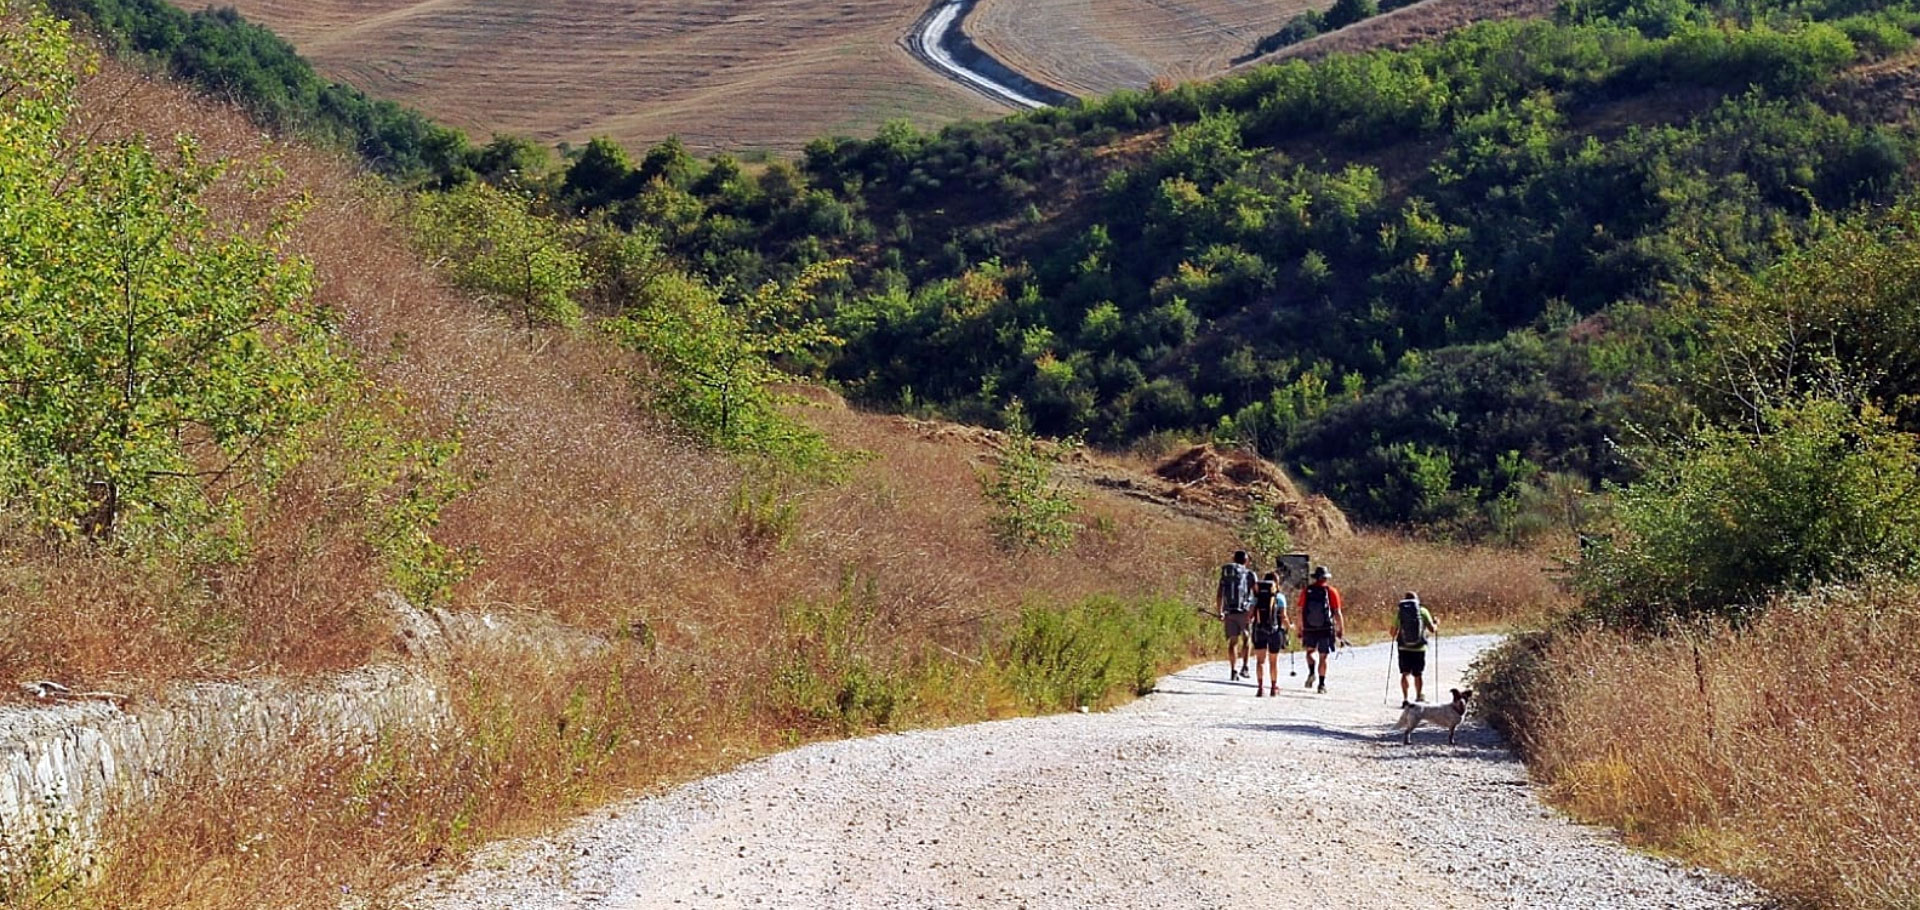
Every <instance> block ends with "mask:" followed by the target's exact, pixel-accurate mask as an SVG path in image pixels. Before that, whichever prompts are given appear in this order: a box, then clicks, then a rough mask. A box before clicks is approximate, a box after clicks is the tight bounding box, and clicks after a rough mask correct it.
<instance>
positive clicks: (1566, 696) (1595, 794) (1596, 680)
mask: <svg viewBox="0 0 1920 910" xmlns="http://www.w3.org/2000/svg"><path fill="white" fill-rule="evenodd" d="M1915 628H1920V591H1915V590H1912V589H1904V590H1882V591H1871V592H1855V591H1836V592H1831V593H1827V594H1824V595H1821V596H1817V597H1813V598H1810V599H1806V600H1801V601H1790V602H1782V603H1778V604H1776V605H1775V606H1774V607H1773V608H1772V609H1771V611H1770V612H1768V613H1767V614H1765V616H1764V618H1762V619H1761V620H1760V621H1759V622H1758V623H1756V624H1754V625H1753V626H1752V627H1751V628H1747V629H1741V630H1735V629H1730V628H1728V627H1726V626H1724V625H1712V626H1705V627H1702V628H1699V629H1695V630H1693V631H1691V632H1689V633H1685V634H1676V635H1672V636H1669V637H1666V638H1647V637H1643V636H1639V635H1629V634H1624V633H1619V632H1613V631H1604V630H1598V629H1588V630H1560V631H1556V632H1553V633H1551V634H1544V635H1541V636H1539V637H1537V638H1534V639H1531V640H1530V641H1529V642H1528V643H1526V644H1525V645H1523V646H1516V647H1511V648H1509V649H1508V650H1507V652H1506V653H1505V655H1504V658H1503V659H1502V660H1501V661H1500V662H1499V663H1498V664H1496V666H1495V670H1494V671H1493V672H1492V673H1491V675H1490V676H1489V677H1488V678H1486V679H1483V681H1482V682H1483V687H1482V688H1483V691H1485V694H1487V695H1488V696H1489V702H1490V704H1493V705H1495V706H1497V707H1499V708H1500V709H1501V711H1502V716H1503V717H1504V719H1505V721H1506V722H1507V723H1508V724H1510V725H1511V726H1512V727H1513V728H1514V735H1515V736H1516V738H1517V739H1518V741H1519V742H1520V743H1521V744H1522V745H1523V746H1524V747H1525V752H1526V755H1527V758H1528V762H1529V764H1530V766H1531V767H1532V769H1533V771H1534V773H1535V776H1536V777H1538V778H1539V779H1540V780H1541V781H1543V782H1544V783H1545V784H1546V785H1547V787H1548V790H1549V793H1550V795H1551V797H1552V799H1553V801H1554V802H1556V803H1557V804H1559V805H1561V806H1563V807H1564V808H1566V809H1567V811H1569V812H1571V813H1573V814H1574V815H1575V816H1577V817H1580V818H1583V819H1588V820H1591V821H1596V822H1601V823H1604V824H1609V825H1614V826H1616V827H1618V828H1620V829H1621V830H1622V831H1624V832H1626V834H1627V835H1628V837H1629V838H1630V839H1631V840H1632V841H1633V842H1635V843H1638V844H1642V845H1647V846H1653V847H1658V848H1661V849H1664V850H1670V851H1673V852H1675V853H1677V854H1679V855H1681V856H1683V857H1685V858H1688V859H1691V860H1695V861H1699V862H1704V863H1707V864H1709V865H1712V866H1715V867H1717V868H1720V869H1724V870H1726V871H1729V872H1733V873H1737V874H1740V875H1745V876H1749V877H1751V878H1752V879H1753V880H1754V881H1756V882H1758V883H1759V884H1761V885H1762V886H1764V887H1766V888H1767V889H1768V890H1770V891H1772V892H1773V893H1775V894H1777V895H1779V896H1781V897H1783V898H1785V899H1786V900H1788V901H1789V902H1790V903H1791V904H1793V905H1796V906H1803V907H1847V908H1863V910H1864V908H1875V910H1878V908H1886V910H1893V908H1910V907H1913V906H1915V905H1916V904H1917V903H1920V714H1916V713H1915V712H1914V710H1913V705H1914V704H1915V703H1916V701H1920V651H1916V650H1915V649H1914V648H1913V630H1914V629H1915ZM1488 683H1491V684H1492V686H1493V688H1492V689H1487V685H1486V684H1488Z"/></svg>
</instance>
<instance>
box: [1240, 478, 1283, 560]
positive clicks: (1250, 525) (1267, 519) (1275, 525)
mask: <svg viewBox="0 0 1920 910" xmlns="http://www.w3.org/2000/svg"><path fill="white" fill-rule="evenodd" d="M1279 505H1280V496H1279V493H1278V491H1276V490H1274V489H1273V487H1271V486H1269V485H1267V484H1260V485H1259V486H1256V487H1254V488H1253V495H1252V501H1251V502H1249V503H1248V504H1247V515H1246V517H1245V518H1243V519H1241V521H1240V542H1241V543H1243V544H1245V545H1246V548H1247V550H1248V552H1250V553H1252V554H1254V555H1255V556H1265V557H1268V558H1269V559H1273V558H1278V557H1279V556H1280V555H1281V554H1283V553H1286V552H1288V551H1290V550H1292V549H1293V535H1291V534H1289V533H1287V524H1286V522H1284V521H1281V520H1280V514H1279V511H1278V507H1279ZM1256 561H1258V560H1256Z"/></svg>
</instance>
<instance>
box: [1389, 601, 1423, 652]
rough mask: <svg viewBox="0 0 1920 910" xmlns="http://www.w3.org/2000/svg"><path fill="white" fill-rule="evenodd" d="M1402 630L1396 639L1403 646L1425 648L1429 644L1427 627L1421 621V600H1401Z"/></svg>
mask: <svg viewBox="0 0 1920 910" xmlns="http://www.w3.org/2000/svg"><path fill="white" fill-rule="evenodd" d="M1399 625H1400V632H1399V634H1397V635H1395V636H1394V640H1395V641H1398V642H1399V643H1400V647H1402V648H1424V647H1426V646H1427V628H1426V626H1425V625H1424V624H1422V623H1421V622H1420V602H1419V601H1417V600H1403V601H1401V602H1400V617H1399Z"/></svg>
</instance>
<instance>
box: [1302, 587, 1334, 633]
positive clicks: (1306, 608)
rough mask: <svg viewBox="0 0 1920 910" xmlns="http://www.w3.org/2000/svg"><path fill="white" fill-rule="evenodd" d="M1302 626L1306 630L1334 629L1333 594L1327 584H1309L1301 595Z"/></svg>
mask: <svg viewBox="0 0 1920 910" xmlns="http://www.w3.org/2000/svg"><path fill="white" fill-rule="evenodd" d="M1300 628H1301V630H1302V631H1305V632H1331V631H1333V594H1332V593H1331V592H1329V591H1328V590H1327V586H1326V585H1308V586H1307V591H1306V593H1305V594H1302V595H1301V596H1300Z"/></svg>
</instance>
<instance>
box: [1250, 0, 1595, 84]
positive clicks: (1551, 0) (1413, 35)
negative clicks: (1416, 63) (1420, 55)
mask: <svg viewBox="0 0 1920 910" xmlns="http://www.w3.org/2000/svg"><path fill="white" fill-rule="evenodd" d="M1558 5H1559V4H1558V3H1557V2H1555V0H1422V2H1419V3H1415V4H1413V5H1411V6H1404V7H1401V8H1400V9H1397V10H1394V11H1392V12H1390V13H1383V14H1381V15H1378V16H1373V17H1371V18H1368V19H1363V20H1361V21H1359V22H1356V23H1354V24H1352V25H1349V26H1347V27H1346V28H1343V29H1339V30H1338V31H1332V32H1327V33H1326V34H1324V35H1319V36H1316V37H1314V38H1310V39H1308V40H1306V41H1302V42H1300V43H1299V44H1294V45H1289V46H1287V47H1283V48H1281V49H1279V50H1277V51H1274V52H1273V53H1271V54H1268V55H1266V56H1264V57H1258V58H1255V59H1253V60H1251V61H1248V62H1246V63H1242V64H1239V65H1238V66H1236V67H1235V69H1240V68H1243V67H1249V66H1261V65H1264V64H1268V63H1278V62H1280V61H1283V60H1318V59H1320V58H1322V57H1325V56H1327V55H1329V54H1347V53H1359V52H1363V51H1371V50H1383V49H1384V50H1401V49H1404V48H1408V47H1412V46H1413V45H1415V44H1419V43H1421V42H1423V41H1432V40H1434V39H1436V38H1439V37H1440V36H1442V35H1445V34H1447V33H1448V32H1453V31H1458V30H1460V29H1463V28H1466V27H1467V26H1469V25H1472V24H1473V23H1475V22H1491V21H1497V20H1500V19H1538V18H1543V17H1546V16H1550V15H1552V14H1553V10H1554V8H1555V7H1557V6H1558Z"/></svg>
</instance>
